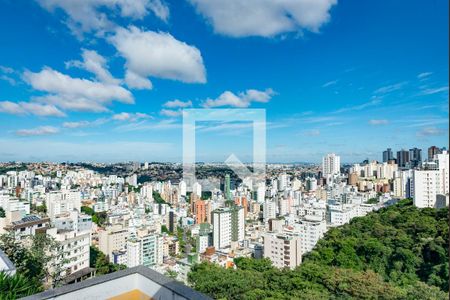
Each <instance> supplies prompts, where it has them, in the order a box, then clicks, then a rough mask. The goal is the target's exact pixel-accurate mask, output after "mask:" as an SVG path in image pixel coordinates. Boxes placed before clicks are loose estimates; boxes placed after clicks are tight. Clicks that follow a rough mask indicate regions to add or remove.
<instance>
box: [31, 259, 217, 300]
mask: <svg viewBox="0 0 450 300" xmlns="http://www.w3.org/2000/svg"><path fill="white" fill-rule="evenodd" d="M38 299H79V300H83V299H86V300H87V299H128V300H134V299H136V300H137V299H140V300H141V299H149V300H150V299H164V300H165V299H168V300H170V299H173V300H184V299H186V300H211V298H209V297H208V296H206V295H203V294H201V293H199V292H197V291H195V290H193V289H191V288H189V287H187V286H185V285H183V284H182V283H179V282H177V281H175V280H173V279H170V278H168V277H166V276H164V275H162V274H160V273H158V272H156V271H153V270H151V269H149V268H147V267H144V266H137V267H134V268H129V269H125V270H121V271H117V272H114V273H111V274H107V275H103V276H99V277H95V278H92V279H88V280H85V281H82V282H80V283H74V284H70V285H66V286H63V287H60V288H56V289H52V290H47V291H45V292H42V293H39V294H35V295H32V296H29V297H25V298H23V300H38Z"/></svg>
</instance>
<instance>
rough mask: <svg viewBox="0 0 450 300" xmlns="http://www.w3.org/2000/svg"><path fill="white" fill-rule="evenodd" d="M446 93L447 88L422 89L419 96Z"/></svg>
mask: <svg viewBox="0 0 450 300" xmlns="http://www.w3.org/2000/svg"><path fill="white" fill-rule="evenodd" d="M447 91H448V86H442V87H439V88H430V89H424V90H423V91H422V92H420V95H433V94H437V93H442V92H447Z"/></svg>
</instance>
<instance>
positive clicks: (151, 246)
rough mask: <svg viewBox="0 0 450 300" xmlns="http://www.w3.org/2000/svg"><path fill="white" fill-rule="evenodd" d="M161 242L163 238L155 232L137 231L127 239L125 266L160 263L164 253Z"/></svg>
mask: <svg viewBox="0 0 450 300" xmlns="http://www.w3.org/2000/svg"><path fill="white" fill-rule="evenodd" d="M163 243H164V240H163V238H162V237H161V236H160V235H159V234H157V233H155V232H149V231H148V230H143V231H138V233H137V236H136V237H132V238H129V239H128V240H127V267H129V268H131V267H135V266H138V265H144V266H146V267H155V266H159V265H161V264H162V263H163V254H164V249H163Z"/></svg>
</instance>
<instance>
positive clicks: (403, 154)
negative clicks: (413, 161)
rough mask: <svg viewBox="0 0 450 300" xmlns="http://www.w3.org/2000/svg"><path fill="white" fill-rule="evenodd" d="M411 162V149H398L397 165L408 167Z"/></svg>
mask: <svg viewBox="0 0 450 300" xmlns="http://www.w3.org/2000/svg"><path fill="white" fill-rule="evenodd" d="M408 163H409V151H407V150H404V149H402V150H400V151H397V165H398V167H399V168H406V167H407V166H408Z"/></svg>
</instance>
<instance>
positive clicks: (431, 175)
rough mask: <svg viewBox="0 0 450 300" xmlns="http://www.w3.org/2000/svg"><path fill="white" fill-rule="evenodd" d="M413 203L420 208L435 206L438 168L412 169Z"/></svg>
mask: <svg viewBox="0 0 450 300" xmlns="http://www.w3.org/2000/svg"><path fill="white" fill-rule="evenodd" d="M412 182H413V197H414V205H415V206H417V207H420V208H423V207H435V205H436V199H437V194H438V193H439V191H440V178H439V171H438V170H414V173H413V181H412Z"/></svg>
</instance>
